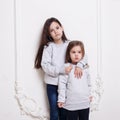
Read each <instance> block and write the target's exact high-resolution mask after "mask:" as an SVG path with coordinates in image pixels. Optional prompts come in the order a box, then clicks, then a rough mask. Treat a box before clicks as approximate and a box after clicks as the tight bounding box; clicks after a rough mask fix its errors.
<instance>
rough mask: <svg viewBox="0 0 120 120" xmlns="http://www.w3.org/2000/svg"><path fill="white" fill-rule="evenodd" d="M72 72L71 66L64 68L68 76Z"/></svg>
mask: <svg viewBox="0 0 120 120" xmlns="http://www.w3.org/2000/svg"><path fill="white" fill-rule="evenodd" d="M71 70H72V65H70V66H68V67H65V73H66V74H68V73H70V71H71Z"/></svg>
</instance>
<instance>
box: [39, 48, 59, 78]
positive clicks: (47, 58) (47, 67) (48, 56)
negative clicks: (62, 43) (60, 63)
mask: <svg viewBox="0 0 120 120" xmlns="http://www.w3.org/2000/svg"><path fill="white" fill-rule="evenodd" d="M52 52H53V51H52V47H51V46H45V47H44V50H43V55H42V60H41V66H42V69H43V70H44V72H45V73H46V74H48V75H50V76H53V77H57V76H58V75H59V72H60V70H59V68H58V67H57V66H55V65H53V64H52Z"/></svg>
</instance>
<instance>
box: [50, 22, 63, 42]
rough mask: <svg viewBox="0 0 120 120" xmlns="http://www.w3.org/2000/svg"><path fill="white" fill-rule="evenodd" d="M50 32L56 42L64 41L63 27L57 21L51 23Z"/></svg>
mask: <svg viewBox="0 0 120 120" xmlns="http://www.w3.org/2000/svg"><path fill="white" fill-rule="evenodd" d="M49 33H50V36H51V37H52V38H53V40H54V42H55V43H58V44H59V43H61V42H62V35H63V28H62V27H61V26H60V25H59V24H58V23H57V22H52V23H51V25H50V28H49Z"/></svg>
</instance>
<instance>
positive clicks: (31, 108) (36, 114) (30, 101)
mask: <svg viewBox="0 0 120 120" xmlns="http://www.w3.org/2000/svg"><path fill="white" fill-rule="evenodd" d="M16 18H17V13H16V0H14V43H15V45H14V46H15V50H14V51H15V98H16V100H17V102H18V105H19V108H20V110H21V113H22V114H24V115H28V116H31V117H32V118H37V119H40V120H49V117H48V116H49V115H48V114H45V112H44V111H43V109H42V108H41V107H40V106H39V105H38V104H37V102H36V101H35V100H34V98H31V97H29V96H28V95H26V93H25V91H23V87H22V85H21V82H20V80H19V79H18V66H17V65H18V63H17V62H18V60H17V58H18V57H17V36H16V35H17V30H16V28H17V24H16ZM97 52H98V57H97V76H96V80H95V87H94V89H93V97H94V100H93V102H92V103H91V111H96V110H98V108H99V104H100V101H101V97H102V94H103V81H102V79H101V66H102V65H101V0H97Z"/></svg>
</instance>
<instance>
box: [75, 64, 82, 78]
mask: <svg viewBox="0 0 120 120" xmlns="http://www.w3.org/2000/svg"><path fill="white" fill-rule="evenodd" d="M74 75H75V77H77V78H81V76H82V69H81V68H79V67H77V66H76V68H75V71H74Z"/></svg>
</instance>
